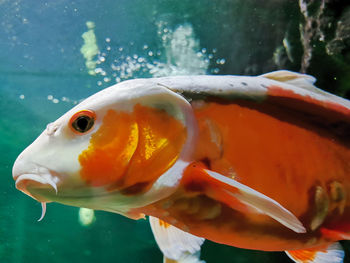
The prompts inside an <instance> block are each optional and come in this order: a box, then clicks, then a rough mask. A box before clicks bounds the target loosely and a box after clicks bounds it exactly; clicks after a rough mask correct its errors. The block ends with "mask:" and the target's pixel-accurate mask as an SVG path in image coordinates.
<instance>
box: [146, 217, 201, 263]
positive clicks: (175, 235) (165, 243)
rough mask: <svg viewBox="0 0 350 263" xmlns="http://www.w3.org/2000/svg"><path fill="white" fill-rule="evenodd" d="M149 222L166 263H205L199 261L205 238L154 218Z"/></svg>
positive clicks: (150, 218)
mask: <svg viewBox="0 0 350 263" xmlns="http://www.w3.org/2000/svg"><path fill="white" fill-rule="evenodd" d="M149 222H150V225H151V229H152V232H153V235H154V238H155V240H156V242H157V244H158V247H159V249H160V250H161V251H162V253H163V255H164V261H163V262H164V263H170V262H171V263H205V261H202V260H200V259H199V256H200V250H201V245H202V244H203V242H204V240H205V239H204V238H201V237H197V236H194V235H192V234H190V233H187V232H184V231H182V230H181V229H178V228H177V227H174V226H172V225H170V224H168V223H166V222H164V221H162V220H160V219H158V218H155V217H152V216H150V217H149Z"/></svg>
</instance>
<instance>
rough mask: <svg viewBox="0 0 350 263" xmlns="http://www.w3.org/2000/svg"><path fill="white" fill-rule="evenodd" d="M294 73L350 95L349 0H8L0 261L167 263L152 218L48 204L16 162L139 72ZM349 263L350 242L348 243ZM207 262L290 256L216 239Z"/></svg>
mask: <svg viewBox="0 0 350 263" xmlns="http://www.w3.org/2000/svg"><path fill="white" fill-rule="evenodd" d="M276 69H289V70H294V71H299V72H304V73H308V74H311V75H313V76H315V77H316V78H317V79H318V81H317V83H316V85H317V86H318V87H319V88H321V89H324V90H328V91H330V92H332V93H336V94H338V95H341V96H344V97H350V2H349V1H348V0H343V1H341V0H334V1H331V0H328V1H326V0H317V1H316V0H314V1H312V0H299V1H297V0H265V1H260V0H231V1H229V0H215V1H214V0H177V1H170V0H99V1H90V0H76V1H68V0H56V1H41V0H0V113H1V116H0V176H1V177H0V262H1V263H3V262H4V263H22V262H23V263H31V262H35V263H42V262H45V263H46V262H48V261H50V262H53V263H54V262H85V263H88V262H100V263H107V262H123V263H124V262H130V263H131V262H132V263H137V262H140V263H141V262H143V263H151V262H152V263H155V262H162V254H161V252H160V251H159V250H158V248H157V245H156V243H155V241H154V239H153V236H152V233H151V230H150V227H149V223H148V222H147V221H146V220H139V221H133V220H130V219H127V218H124V217H122V216H120V215H117V214H112V213H107V212H101V211H95V212H94V211H92V210H86V209H79V208H75V207H68V206H63V205H59V204H49V205H48V211H47V214H46V217H45V219H44V220H43V221H42V222H37V219H38V218H39V217H40V213H41V207H40V204H39V203H38V202H36V201H34V200H32V199H31V198H29V197H27V196H25V195H24V194H22V193H20V192H19V191H17V190H16V189H15V185H14V181H13V179H12V173H11V169H12V165H13V162H14V160H15V159H16V157H17V156H18V154H19V153H20V152H21V151H22V150H23V149H24V148H25V147H26V146H27V145H29V144H30V143H31V142H32V141H33V140H34V139H35V138H36V137H37V136H38V135H39V134H40V133H41V131H42V130H43V129H45V127H46V125H47V124H48V123H49V122H51V121H53V120H55V119H57V118H58V117H60V116H61V115H62V114H63V113H65V112H66V111H67V110H69V109H70V108H72V107H73V106H74V105H75V104H77V103H79V102H80V101H81V100H82V99H84V98H86V97H88V96H89V95H92V94H93V93H95V92H97V91H99V90H101V89H103V88H106V87H108V86H110V85H113V84H115V83H117V82H120V81H123V80H126V79H131V78H139V77H159V76H167V75H189V74H234V75H258V74H262V73H266V72H269V71H273V70H276ZM342 245H343V246H344V248H345V250H346V253H347V256H346V258H345V262H350V256H349V248H350V242H346V241H345V242H342ZM202 259H204V260H206V261H207V262H208V263H214V262H215V263H217V262H219V263H226V262H237V263H238V262H239V263H243V262H250V263H251V262H289V259H288V258H287V256H286V255H285V254H284V253H279V252H261V251H251V250H243V249H238V248H233V247H228V246H224V245H219V244H215V243H212V242H209V241H206V242H205V244H204V245H203V247H202Z"/></svg>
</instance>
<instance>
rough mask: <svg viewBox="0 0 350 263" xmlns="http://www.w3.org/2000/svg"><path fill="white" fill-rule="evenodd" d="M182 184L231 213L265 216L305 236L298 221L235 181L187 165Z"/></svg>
mask: <svg viewBox="0 0 350 263" xmlns="http://www.w3.org/2000/svg"><path fill="white" fill-rule="evenodd" d="M182 183H183V185H184V186H185V188H187V189H188V190H190V191H202V192H204V194H206V195H207V196H209V197H211V198H213V199H216V200H218V201H220V202H222V203H225V204H226V205H228V206H230V207H231V208H232V209H235V210H238V211H241V212H244V213H247V212H248V213H249V212H250V213H251V212H254V213H261V214H265V215H268V216H270V217H271V218H273V219H275V220H276V221H278V222H279V223H281V224H282V225H284V226H286V227H288V228H290V229H291V230H293V231H295V232H297V233H305V232H306V230H305V228H304V226H303V225H302V223H301V222H300V221H299V220H298V218H297V217H296V216H294V215H293V214H292V213H291V212H290V211H288V210H287V209H286V208H284V207H283V206H282V205H280V204H279V203H278V202H276V201H275V200H273V199H271V198H269V197H267V196H266V195H264V194H262V193H259V192H258V191H256V190H254V189H252V188H250V187H248V186H246V185H244V184H241V183H239V182H237V181H236V180H234V179H231V178H229V177H226V176H223V175H221V174H219V173H216V172H213V171H210V170H207V169H205V168H204V167H203V166H201V164H198V163H192V164H190V165H189V166H188V167H187V168H186V170H185V172H184V176H183V178H182Z"/></svg>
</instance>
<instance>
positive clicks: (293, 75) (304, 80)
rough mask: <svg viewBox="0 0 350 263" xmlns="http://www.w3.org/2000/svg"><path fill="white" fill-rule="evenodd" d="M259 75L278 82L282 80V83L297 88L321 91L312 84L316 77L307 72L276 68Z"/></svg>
mask: <svg viewBox="0 0 350 263" xmlns="http://www.w3.org/2000/svg"><path fill="white" fill-rule="evenodd" d="M261 77H264V78H267V79H272V80H276V81H279V82H284V83H287V84H290V85H294V86H296V87H299V88H304V89H307V90H311V91H314V92H315V91H316V92H317V91H321V90H319V89H318V88H316V87H315V86H314V83H315V82H316V78H315V77H313V76H311V75H307V74H301V73H297V72H292V71H289V70H277V71H273V72H269V73H266V74H263V75H261Z"/></svg>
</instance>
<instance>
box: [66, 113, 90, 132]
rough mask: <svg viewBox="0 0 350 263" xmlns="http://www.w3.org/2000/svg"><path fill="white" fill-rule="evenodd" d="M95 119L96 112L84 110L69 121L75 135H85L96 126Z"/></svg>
mask: <svg viewBox="0 0 350 263" xmlns="http://www.w3.org/2000/svg"><path fill="white" fill-rule="evenodd" d="M95 119H96V114H95V112H93V111H91V110H82V111H79V112H77V113H75V114H74V115H73V116H72V118H71V119H70V121H69V127H70V128H71V129H72V131H73V132H75V133H79V134H80V133H85V132H87V131H89V130H90V129H91V128H92V126H94V123H95Z"/></svg>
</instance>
